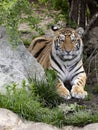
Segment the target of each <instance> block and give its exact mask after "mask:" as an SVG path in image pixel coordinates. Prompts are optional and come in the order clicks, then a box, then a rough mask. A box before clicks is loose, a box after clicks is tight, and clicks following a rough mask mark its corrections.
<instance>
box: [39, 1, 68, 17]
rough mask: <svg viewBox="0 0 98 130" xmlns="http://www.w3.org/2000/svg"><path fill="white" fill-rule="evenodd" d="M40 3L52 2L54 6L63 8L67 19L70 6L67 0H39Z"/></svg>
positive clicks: (59, 8)
mask: <svg viewBox="0 0 98 130" xmlns="http://www.w3.org/2000/svg"><path fill="white" fill-rule="evenodd" d="M38 1H39V2H40V3H45V4H47V3H48V4H50V5H51V7H52V8H54V9H57V10H61V11H62V13H63V15H64V16H65V19H66V18H67V17H68V12H69V6H68V1H67V0H50V1H48V0H38Z"/></svg>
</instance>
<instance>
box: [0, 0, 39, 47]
mask: <svg viewBox="0 0 98 130" xmlns="http://www.w3.org/2000/svg"><path fill="white" fill-rule="evenodd" d="M32 13H33V12H32V10H31V6H30V3H29V1H28V0H1V2H0V24H1V25H3V26H5V27H6V29H7V33H8V35H9V36H10V40H11V41H12V43H13V44H17V43H18V41H19V32H18V26H19V23H21V22H22V19H26V20H27V22H29V23H32V25H33V26H35V24H37V23H38V20H37V19H36V17H33V16H32ZM22 15H24V16H25V17H24V18H23V17H22Z"/></svg>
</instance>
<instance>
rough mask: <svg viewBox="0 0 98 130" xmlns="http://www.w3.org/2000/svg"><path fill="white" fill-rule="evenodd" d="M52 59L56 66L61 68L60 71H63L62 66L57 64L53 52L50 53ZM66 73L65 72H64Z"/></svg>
mask: <svg viewBox="0 0 98 130" xmlns="http://www.w3.org/2000/svg"><path fill="white" fill-rule="evenodd" d="M50 56H51V59H52V60H53V61H54V62H55V63H56V65H57V66H58V67H59V68H60V70H62V71H63V69H62V67H61V65H60V64H59V63H58V62H57V60H56V59H55V57H54V56H53V55H52V52H51V53H50ZM63 72H64V71H63Z"/></svg>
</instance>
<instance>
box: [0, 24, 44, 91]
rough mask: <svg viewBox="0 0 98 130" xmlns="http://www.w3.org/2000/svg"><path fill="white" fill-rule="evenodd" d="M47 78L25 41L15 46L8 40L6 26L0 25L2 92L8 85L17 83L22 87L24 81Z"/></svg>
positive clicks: (0, 80) (0, 83) (0, 82)
mask: <svg viewBox="0 0 98 130" xmlns="http://www.w3.org/2000/svg"><path fill="white" fill-rule="evenodd" d="M35 77H36V79H37V80H43V79H45V75H44V70H43V68H42V67H41V65H40V64H39V63H38V62H37V60H36V59H35V58H34V57H33V56H32V54H30V53H29V52H28V50H27V49H26V48H25V46H24V45H23V43H22V42H21V43H19V44H18V45H17V46H15V47H14V46H13V45H11V44H10V42H8V38H7V35H6V31H5V28H3V27H0V92H4V93H5V87H6V85H9V84H12V83H14V82H15V83H16V84H17V87H21V84H22V81H23V80H25V81H26V83H27V84H28V82H29V79H34V78H35Z"/></svg>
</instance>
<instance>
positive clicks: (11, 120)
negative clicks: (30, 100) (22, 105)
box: [0, 108, 22, 130]
mask: <svg viewBox="0 0 98 130" xmlns="http://www.w3.org/2000/svg"><path fill="white" fill-rule="evenodd" d="M21 123H22V121H21V119H20V118H19V117H18V116H17V115H16V114H14V113H13V112H11V111H10V110H7V109H4V108H0V130H1V128H2V129H3V128H5V129H6V128H7V129H11V128H13V127H15V126H18V125H20V124H21Z"/></svg>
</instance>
